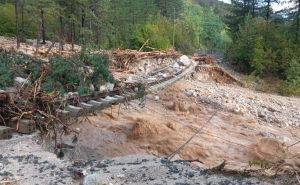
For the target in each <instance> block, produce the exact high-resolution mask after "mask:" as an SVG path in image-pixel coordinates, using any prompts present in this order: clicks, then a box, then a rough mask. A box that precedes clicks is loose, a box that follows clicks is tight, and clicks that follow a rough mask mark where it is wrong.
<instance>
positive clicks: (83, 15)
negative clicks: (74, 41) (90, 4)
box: [81, 9, 85, 45]
mask: <svg viewBox="0 0 300 185" xmlns="http://www.w3.org/2000/svg"><path fill="white" fill-rule="evenodd" d="M84 25H85V12H84V9H82V10H81V44H82V45H84V34H83V31H84V30H83V28H84Z"/></svg>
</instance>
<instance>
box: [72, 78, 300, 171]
mask: <svg viewBox="0 0 300 185" xmlns="http://www.w3.org/2000/svg"><path fill="white" fill-rule="evenodd" d="M194 85H195V82H190V81H186V80H183V81H180V82H177V83H176V84H175V85H173V86H172V87H170V88H167V89H165V90H163V91H161V92H159V93H158V94H156V96H157V97H160V99H159V100H158V101H153V99H157V97H156V98H155V97H154V96H148V99H146V102H145V103H146V104H145V106H144V107H143V106H142V107H141V106H140V105H139V103H140V102H138V101H136V102H131V103H130V105H129V106H128V107H127V108H126V110H124V109H125V107H122V108H121V109H120V112H118V111H119V107H113V109H112V112H111V110H107V111H105V112H103V113H102V114H100V115H98V116H96V117H91V118H89V121H84V122H83V123H80V124H77V125H75V126H74V127H77V128H80V130H81V135H80V142H79V143H78V149H80V150H77V152H76V153H75V154H76V155H75V156H73V157H79V158H82V157H95V158H110V157H116V156H125V155H129V154H153V155H157V156H167V155H169V154H171V153H172V152H173V151H174V150H175V149H176V148H177V147H179V146H180V145H182V144H183V143H184V142H185V141H187V140H188V138H189V137H191V135H193V134H194V133H195V132H196V131H197V129H199V128H200V127H201V126H202V125H203V124H204V123H205V122H206V121H207V120H208V119H209V117H210V116H211V115H212V114H213V113H214V111H215V109H214V108H208V107H207V104H202V103H200V102H201V101H199V100H198V99H197V98H196V97H193V96H188V95H186V89H189V88H191V87H193V86H194ZM111 113H112V114H111ZM293 133H299V129H297V128H291V127H290V128H279V127H276V126H271V125H263V124H259V123H258V122H257V121H256V120H255V119H253V118H251V117H250V116H247V115H241V114H239V113H233V112H231V111H227V110H224V111H223V110H222V107H221V110H220V111H219V112H218V113H217V115H216V116H215V117H214V118H213V119H212V121H211V122H210V123H208V124H207V126H205V128H204V129H203V132H201V133H200V134H199V135H198V136H197V137H196V138H194V139H193V140H192V141H191V142H190V143H189V144H188V145H187V146H186V147H185V148H183V149H182V151H181V152H180V153H179V155H178V156H177V157H176V158H181V159H186V160H200V161H202V162H203V164H200V163H198V164H197V165H200V166H203V167H205V168H212V167H214V166H217V165H219V164H221V163H222V162H223V161H224V160H225V161H226V165H225V169H228V170H238V171H243V170H262V168H261V166H260V165H252V166H250V165H249V163H251V162H253V163H255V162H256V161H267V163H268V164H270V165H272V164H273V163H277V162H278V161H281V160H284V161H285V164H286V169H291V170H292V169H298V168H299V161H300V158H299V155H297V152H299V151H300V148H299V145H295V146H294V147H290V148H289V149H288V150H287V148H286V146H289V145H291V144H293V143H295V142H297V138H296V137H295V135H294V134H293ZM91 136H92V137H91ZM287 138H288V139H287ZM89 154H90V155H89ZM97 154H99V155H97ZM100 154H101V155H100ZM251 164H252V163H251ZM272 172H273V171H272ZM270 173H271V172H270Z"/></svg>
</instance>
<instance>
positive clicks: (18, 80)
mask: <svg viewBox="0 0 300 185" xmlns="http://www.w3.org/2000/svg"><path fill="white" fill-rule="evenodd" d="M29 83H30V82H29V81H28V80H27V79H25V78H22V77H16V78H15V85H16V86H22V85H24V84H25V85H26V84H29Z"/></svg>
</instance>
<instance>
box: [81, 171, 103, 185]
mask: <svg viewBox="0 0 300 185" xmlns="http://www.w3.org/2000/svg"><path fill="white" fill-rule="evenodd" d="M102 180H103V179H102V177H101V175H99V174H91V175H87V176H86V177H85V178H84V180H83V183H82V185H102V184H103V183H102Z"/></svg>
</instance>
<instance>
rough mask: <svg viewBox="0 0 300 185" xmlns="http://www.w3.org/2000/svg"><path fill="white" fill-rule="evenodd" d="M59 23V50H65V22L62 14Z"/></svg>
mask: <svg viewBox="0 0 300 185" xmlns="http://www.w3.org/2000/svg"><path fill="white" fill-rule="evenodd" d="M59 24H60V31H59V32H60V38H59V52H61V51H63V50H64V42H63V40H64V23H63V18H62V16H59Z"/></svg>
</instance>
